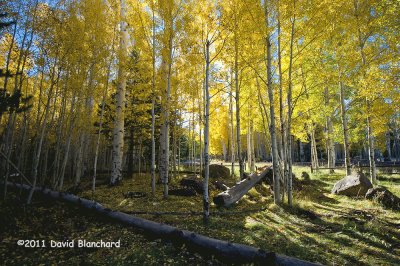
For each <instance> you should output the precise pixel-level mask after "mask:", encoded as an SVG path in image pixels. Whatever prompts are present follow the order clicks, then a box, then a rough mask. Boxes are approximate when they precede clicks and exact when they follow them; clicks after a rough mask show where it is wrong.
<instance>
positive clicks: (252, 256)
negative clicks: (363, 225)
mask: <svg viewBox="0 0 400 266" xmlns="http://www.w3.org/2000/svg"><path fill="white" fill-rule="evenodd" d="M7 185H8V186H12V187H17V188H22V189H25V190H27V191H29V190H30V189H31V186H28V185H25V184H17V183H11V182H7ZM34 191H35V192H41V193H43V194H44V195H47V196H49V197H51V198H54V199H57V200H62V201H65V202H70V203H74V204H78V205H80V206H82V207H84V208H86V209H90V210H93V211H95V212H97V213H99V214H102V215H104V216H106V217H109V218H111V219H114V220H116V221H118V222H120V223H123V224H126V225H129V226H132V227H135V228H138V229H141V230H143V231H144V232H146V233H149V234H151V235H154V236H156V237H159V238H165V239H168V240H170V241H172V242H174V243H175V244H177V245H183V244H184V245H185V246H186V247H188V248H190V249H191V250H193V251H194V252H197V253H201V254H205V255H211V254H214V255H215V256H216V257H218V258H219V259H221V260H223V261H224V262H229V263H234V264H239V263H255V264H262V265H287V266H294V265H299V266H309V265H310V266H311V265H316V264H313V263H311V262H307V261H303V260H299V259H296V258H291V257H287V256H284V255H280V254H276V253H274V252H267V251H264V250H262V249H257V248H254V247H251V246H247V245H243V244H237V243H231V242H227V241H222V240H218V239H214V238H210V237H207V236H203V235H200V234H196V233H194V232H190V231H187V230H180V229H178V228H176V227H173V226H170V225H166V224H161V223H156V222H153V221H149V220H146V219H142V218H139V217H135V216H131V215H129V214H126V213H123V212H119V211H113V210H111V209H107V208H104V207H103V206H102V205H101V204H99V203H98V202H95V201H91V200H88V199H84V198H80V197H78V196H75V195H72V194H67V193H62V192H57V191H53V190H50V189H47V188H35V189H34Z"/></svg>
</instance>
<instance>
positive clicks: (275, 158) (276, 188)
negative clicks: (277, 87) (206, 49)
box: [264, 2, 280, 204]
mask: <svg viewBox="0 0 400 266" xmlns="http://www.w3.org/2000/svg"><path fill="white" fill-rule="evenodd" d="M264 11H265V28H266V30H267V35H266V38H265V39H266V46H267V87H268V98H269V114H270V122H271V123H270V127H269V133H270V136H271V147H272V154H271V155H272V172H273V176H274V202H275V204H279V203H280V178H279V175H278V167H279V166H278V147H277V141H276V131H275V110H274V92H273V89H272V69H271V68H272V56H271V36H270V32H269V21H268V19H269V12H268V6H267V2H265V3H264Z"/></svg>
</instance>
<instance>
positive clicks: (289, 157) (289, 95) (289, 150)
mask: <svg viewBox="0 0 400 266" xmlns="http://www.w3.org/2000/svg"><path fill="white" fill-rule="evenodd" d="M295 11H296V0H293V19H292V31H291V34H290V57H289V74H288V75H289V76H288V82H289V87H288V92H287V105H288V117H287V131H286V135H287V162H288V167H287V168H288V174H287V180H288V182H287V196H288V204H289V205H290V206H291V205H292V201H293V196H292V133H291V126H292V86H293V85H292V69H293V43H294V25H295V22H296V14H295Z"/></svg>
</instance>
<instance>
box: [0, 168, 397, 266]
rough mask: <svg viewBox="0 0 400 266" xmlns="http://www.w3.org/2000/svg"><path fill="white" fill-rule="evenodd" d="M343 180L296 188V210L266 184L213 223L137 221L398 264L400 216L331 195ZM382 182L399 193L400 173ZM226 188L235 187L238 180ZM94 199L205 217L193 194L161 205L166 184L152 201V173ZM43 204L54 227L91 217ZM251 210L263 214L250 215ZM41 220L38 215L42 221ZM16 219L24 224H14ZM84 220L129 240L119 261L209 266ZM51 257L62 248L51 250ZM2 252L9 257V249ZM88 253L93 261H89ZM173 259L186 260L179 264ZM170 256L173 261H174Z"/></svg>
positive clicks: (282, 249) (326, 177)
mask: <svg viewBox="0 0 400 266" xmlns="http://www.w3.org/2000/svg"><path fill="white" fill-rule="evenodd" d="M303 171H306V172H308V173H309V168H307V167H295V168H294V173H295V174H296V176H297V177H300V176H301V172H303ZM309 174H310V173H309ZM343 176H344V172H342V171H336V173H334V174H329V173H328V171H326V172H323V171H320V172H318V173H314V174H310V177H311V184H310V185H303V187H302V189H301V190H298V191H294V193H293V194H294V205H293V206H291V207H289V206H287V205H286V204H283V205H282V206H276V205H274V204H273V198H272V195H271V192H270V190H269V188H268V187H267V186H265V185H258V186H257V187H255V188H254V189H252V190H251V191H250V193H248V194H247V195H246V196H245V197H244V198H243V199H242V200H241V201H239V202H238V203H237V204H236V205H235V206H233V207H231V208H229V209H228V210H226V209H219V208H217V207H216V206H214V205H213V204H212V205H211V212H223V211H232V212H235V213H234V214H230V215H215V216H212V217H211V220H210V223H209V225H208V226H204V225H203V222H202V217H201V216H194V215H187V216H186V215H183V216H182V215H179V216H177V215H150V214H143V215H138V216H140V217H143V218H146V219H149V220H153V221H157V222H162V223H166V224H170V225H173V226H176V227H178V228H181V229H186V230H191V231H195V232H198V233H201V234H204V235H207V236H210V237H214V238H219V239H223V240H228V241H232V242H238V243H243V244H248V245H252V246H255V247H259V248H262V249H266V250H269V251H275V252H278V253H282V254H286V255H289V256H294V257H297V258H301V259H305V260H309V261H313V262H319V263H322V264H326V265H349V264H350V265H355V264H357V265H398V264H400V213H399V212H395V211H392V210H387V209H384V208H382V206H380V205H379V204H378V203H376V202H373V201H369V200H365V199H354V198H348V197H345V196H336V195H332V194H330V190H331V188H332V186H333V184H334V183H335V182H336V181H338V180H339V179H341V178H342V177H343ZM379 177H380V185H383V186H386V187H387V188H388V189H389V190H390V191H392V192H393V193H394V194H395V195H397V196H400V175H391V176H388V175H380V176H379ZM379 177H378V178H379ZM172 183H173V184H175V185H176V184H178V183H179V177H177V178H176V179H175V180H172ZM227 183H231V184H232V183H234V180H230V181H228V182H227ZM128 191H138V192H145V193H146V197H143V198H132V199H129V198H128V199H125V197H124V195H123V194H124V193H126V192H128ZM217 193H218V191H215V190H211V191H210V195H211V198H212V196H214V195H215V194H217ZM79 195H80V196H82V197H85V198H92V192H91V191H89V190H87V191H82V192H80V193H79ZM93 199H94V200H96V201H98V202H101V203H102V204H103V205H105V206H106V207H109V208H112V209H116V210H120V211H125V212H131V211H147V212H166V211H168V212H173V211H176V212H201V210H202V195H197V196H195V197H179V196H170V197H169V198H168V199H166V200H164V199H162V187H161V185H158V186H157V191H156V195H155V196H152V195H151V191H150V176H149V175H140V176H139V175H135V176H134V177H133V178H131V179H129V178H128V179H125V180H124V181H123V182H122V184H121V185H119V186H116V187H108V186H99V187H98V188H97V190H96V193H95V194H94V197H93ZM46 204H50V205H49V206H47V205H46V206H43V208H44V209H45V210H46V212H48V213H51V212H52V210H54V212H55V213H59V212H60V213H59V214H57V215H59V216H56V217H55V218H54V219H55V220H54V221H53V222H52V223H54V225H53V227H54V228H57V227H58V222H56V221H62V222H61V223H62V224H65V223H66V221H71V223H76V222H77V221H76V220H85V219H86V218H84V217H86V214H84V213H82V214H81V213H79V210H78V209H77V208H75V207H73V206H69V207H68V208H72V209H68V208H67V209H68V210H65V211H61V210H60V208H64V207H63V206H64V205H63V204H60V203H57V204H54V203H49V202H48V200H46ZM249 209H253V210H254V209H260V210H263V211H259V212H251V213H249V212H245V211H246V210H249ZM238 211H243V213H237V212H238ZM5 212H7V211H5ZM42 215H43V214H40V217H41V216H42ZM2 219H3V218H2ZM38 219H39V222H37V224H36V226H38V227H39V226H40V223H41V222H40V219H41V218H38ZM18 220H20V219H16V220H15V221H18ZM42 222H43V223H45V220H44V219H42ZM85 223H86V224H87V225H86V226H87V228H88V229H86V231H87V230H89V231H88V232H89V233H88V234H89V236H91V237H94V236H96V233H95V232H97V231H96V230H103V231H101V232H103V233H99V234H100V236H103V235H101V234H105V235H104V237H106V236H109V237H115V236H116V235H118V236H120V237H121V241H122V240H123V241H125V243H129V247H130V249H131V250H130V249H129V250H128V249H127V250H126V251H124V252H122V251H121V250H120V251H116V252H117V253H115V254H113V255H115V256H116V258H117V257H118V256H120V257H121V256H122V257H121V259H122V260H121V261H126V262H128V261H131V262H133V261H134V259H135V258H136V259H138V261H136V262H135V263H137V262H140V263H142V264H152V263H153V262H154V263H156V264H158V262H160V261H161V260H162V261H164V262H165V263H166V264H174V263H187V262H191V263H192V262H194V263H196V264H203V263H210V261H208V262H207V260H203V259H201V258H200V257H198V256H196V255H194V254H189V253H185V251H181V250H175V249H174V248H173V247H169V246H168V245H164V244H162V243H159V242H157V241H156V242H154V241H152V240H148V239H145V238H144V237H143V236H142V235H141V234H139V233H138V232H137V231H135V230H132V229H130V228H125V227H123V226H120V225H118V224H115V223H109V222H106V223H105V222H104V221H99V220H97V219H94V218H93V217H90V216H89V217H88V218H87V221H86V220H85ZM25 226H26V225H25ZM65 226H67V225H65ZM99 228H100V229H99ZM101 228H104V229H101ZM10 230H11V229H10ZM54 230H56V231H55V232H58V231H57V230H59V231H64V229H62V228H61V229H54ZM92 230H93V231H94V232H92ZM121 230H123V231H121ZM77 231H78V229H77V228H76V227H74V226H73V227H72V228H71V229H70V231H68V232H69V234H70V236H71V237H75V235H74V234H77ZM27 232H29V233H31V232H30V231H27ZM50 232H53V231H50ZM78 232H79V231H78ZM90 232H92V233H90ZM44 233H46V232H44ZM45 235H46V234H45ZM47 235H49V234H47ZM56 235H57V233H54V236H56ZM96 237H97V236H96ZM130 238H131V239H130ZM98 239H100V237H99V238H98ZM150 243H153V244H150ZM154 243H156V244H154ZM139 246H143V247H144V251H140V250H138V249H135V247H139ZM36 252H37V251H36ZM52 252H54V253H56V252H58V251H54V250H53V251H52ZM65 252H67V253H66V257H65V258H66V261H68V262H74V259H73V258H72V257H71V256H70V255H71V254H70V253H68V252H72V251H68V250H67V251H65ZM85 252H86V251H85ZM109 252H114V251H109ZM118 252H121V253H122V254H123V255H120V253H118ZM182 252H183V253H182ZM1 253H2V254H4V252H1ZM98 253H100V252H99V251H94V252H92V253H90V254H93V255H90V256H93V258H92V259H90V260H91V261H92V262H93V263H95V262H96V260H98V259H100V257H98V256H100V255H99V254H98ZM145 253H146V254H145ZM46 254H47V255H46V256H53V258H56V255H49V253H46ZM96 254H97V255H96ZM90 256H89V258H91V257H90ZM157 256H161V257H160V258H163V259H160V260H157V259H156V257H157ZM176 256H180V257H183V258H182V260H178V261H175V259H176ZM8 257H10V256H8ZM79 258H80V257H78V259H79ZM118 258H119V257H118ZM108 259H110V258H108ZM164 259H165V260H164ZM168 259H170V260H172V261H171V262H170V261H169V260H168ZM110 263H111V261H110ZM211 263H217V261H215V260H214V261H213V260H211ZM161 264H162V263H161Z"/></svg>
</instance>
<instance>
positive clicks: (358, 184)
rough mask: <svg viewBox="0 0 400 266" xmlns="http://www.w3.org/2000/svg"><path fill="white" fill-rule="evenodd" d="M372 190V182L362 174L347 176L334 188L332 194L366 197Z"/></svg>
mask: <svg viewBox="0 0 400 266" xmlns="http://www.w3.org/2000/svg"><path fill="white" fill-rule="evenodd" d="M370 188H372V184H371V182H370V181H369V180H368V178H366V177H365V175H364V174H363V173H361V172H358V173H356V174H352V175H348V176H345V177H344V178H343V179H340V180H339V181H338V182H336V184H335V185H334V186H333V189H332V194H338V195H346V196H350V197H359V196H364V195H365V193H367V191H368V189H370Z"/></svg>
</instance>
